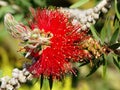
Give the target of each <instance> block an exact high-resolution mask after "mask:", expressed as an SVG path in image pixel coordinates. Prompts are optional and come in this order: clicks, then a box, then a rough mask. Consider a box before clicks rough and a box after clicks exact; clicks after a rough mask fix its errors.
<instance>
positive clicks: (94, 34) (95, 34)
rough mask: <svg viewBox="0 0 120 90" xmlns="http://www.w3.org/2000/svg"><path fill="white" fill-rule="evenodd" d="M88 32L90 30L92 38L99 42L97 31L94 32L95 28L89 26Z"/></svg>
mask: <svg viewBox="0 0 120 90" xmlns="http://www.w3.org/2000/svg"><path fill="white" fill-rule="evenodd" d="M90 30H91V32H92V34H93V37H94V38H95V39H96V40H97V41H101V40H100V38H99V36H98V34H97V31H96V29H95V27H94V26H93V25H91V26H90Z"/></svg>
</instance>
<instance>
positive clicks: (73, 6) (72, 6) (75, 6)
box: [70, 0, 89, 8]
mask: <svg viewBox="0 0 120 90" xmlns="http://www.w3.org/2000/svg"><path fill="white" fill-rule="evenodd" d="M88 1H89V0H80V1H78V2H76V3H75V4H73V5H71V6H70V8H78V7H80V6H82V5H83V4H85V3H87V2H88Z"/></svg>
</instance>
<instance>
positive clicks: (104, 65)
mask: <svg viewBox="0 0 120 90" xmlns="http://www.w3.org/2000/svg"><path fill="white" fill-rule="evenodd" d="M106 70H107V56H106V55H105V54H104V56H103V78H105V76H106Z"/></svg>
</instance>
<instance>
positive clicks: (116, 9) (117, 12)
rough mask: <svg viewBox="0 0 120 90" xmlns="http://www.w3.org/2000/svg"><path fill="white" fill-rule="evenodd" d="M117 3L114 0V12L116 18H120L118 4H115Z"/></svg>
mask: <svg viewBox="0 0 120 90" xmlns="http://www.w3.org/2000/svg"><path fill="white" fill-rule="evenodd" d="M117 4H118V2H117V0H115V12H116V15H117V17H118V19H119V20H120V13H119V11H118V6H117Z"/></svg>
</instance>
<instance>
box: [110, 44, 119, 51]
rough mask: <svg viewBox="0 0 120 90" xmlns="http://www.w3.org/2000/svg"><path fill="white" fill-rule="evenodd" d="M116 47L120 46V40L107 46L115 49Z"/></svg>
mask: <svg viewBox="0 0 120 90" xmlns="http://www.w3.org/2000/svg"><path fill="white" fill-rule="evenodd" d="M118 47H120V42H119V43H115V44H112V45H111V46H109V48H111V49H113V50H115V49H117V48H118Z"/></svg>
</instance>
